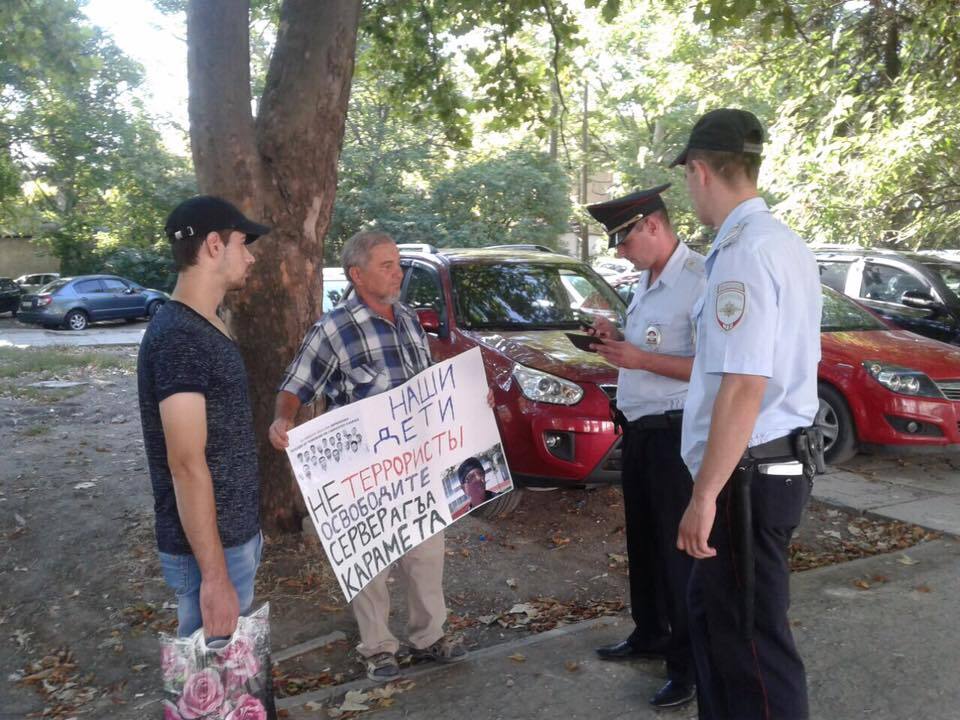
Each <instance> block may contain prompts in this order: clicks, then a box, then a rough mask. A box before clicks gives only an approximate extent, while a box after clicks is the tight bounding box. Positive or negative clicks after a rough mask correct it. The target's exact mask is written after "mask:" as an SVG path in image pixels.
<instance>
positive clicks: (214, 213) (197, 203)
mask: <svg viewBox="0 0 960 720" xmlns="http://www.w3.org/2000/svg"><path fill="white" fill-rule="evenodd" d="M163 229H164V231H165V232H166V233H167V237H168V238H169V239H170V242H173V241H175V240H182V239H183V238H193V237H201V238H202V237H206V236H207V234H208V233H211V232H215V231H217V230H237V231H238V232H242V233H244V234H245V235H246V236H247V239H246V241H245V242H246V243H247V244H248V245H249V244H250V243H252V242H253V241H254V240H256V239H257V238H258V237H260V236H261V235H266V234H267V233H268V232H270V228H268V227H267V226H266V225H261V224H260V223H255V222H253V221H252V220H248V219H247V218H246V217H244V215H243V213H242V212H240V211H239V210H238V209H237V208H236V206H235V205H233V204H232V203H229V202H227V201H226V200H224V199H223V198H218V197H214V196H212V195H197V196H195V197H192V198H190V199H189V200H184V201H183V202H182V203H180V204H179V205H177V207H175V208H174V209H173V212H171V213H170V216H169V217H168V218H167V224H166V225H165V226H164V228H163Z"/></svg>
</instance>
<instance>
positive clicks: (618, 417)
mask: <svg viewBox="0 0 960 720" xmlns="http://www.w3.org/2000/svg"><path fill="white" fill-rule="evenodd" d="M610 419H611V420H613V434H614V435H622V434H623V430H624V428H626V427H627V418H626V417H625V416H624V414H623V413H622V412H620V410H619V408H617V401H616V400H611V401H610Z"/></svg>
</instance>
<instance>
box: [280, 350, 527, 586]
mask: <svg viewBox="0 0 960 720" xmlns="http://www.w3.org/2000/svg"><path fill="white" fill-rule="evenodd" d="M486 397H487V382H486V374H485V372H484V369H483V359H482V356H481V354H480V349H479V348H473V349H471V350H468V351H467V352H465V353H463V354H461V355H458V356H456V357H454V358H451V359H450V360H445V361H443V362H440V363H437V364H436V365H432V366H430V367H429V368H428V369H426V370H424V371H423V372H422V373H420V374H419V375H416V376H415V377H413V378H411V379H410V380H408V381H407V382H406V383H404V384H403V385H399V386H398V387H396V388H393V389H392V390H388V391H387V392H384V393H381V394H379V395H374V396H372V397H369V398H366V399H365V400H360V401H358V402H356V403H352V404H350V405H345V406H343V407H340V408H335V409H333V410H331V411H329V412H327V413H324V414H323V415H320V416H319V417H316V418H314V419H312V420H310V421H309V422H306V423H304V424H303V425H300V426H299V427H296V428H294V429H293V430H291V431H290V432H289V438H290V445H289V447H288V448H287V456H288V457H289V458H290V463H291V464H292V465H293V470H294V475H295V476H296V478H297V483H298V484H299V485H300V491H301V492H302V493H303V499H304V502H305V503H306V506H307V511H308V512H309V513H310V518H311V519H312V520H313V523H314V526H315V527H316V529H317V534H318V535H319V536H320V542H321V544H322V545H323V548H324V550H325V551H326V553H327V558H328V559H329V560H330V565H331V566H332V568H333V571H334V573H335V574H336V576H337V580H338V581H339V583H340V587H341V589H342V590H343V594H344V595H345V596H346V598H347V601H350V600H352V599H353V598H354V597H355V596H356V594H357V593H358V592H360V590H362V589H363V587H364V586H365V585H366V584H367V583H368V582H370V581H371V580H372V579H373V578H374V577H375V576H376V575H377V574H378V573H380V572H381V571H382V570H384V569H385V568H387V567H388V566H389V565H390V564H391V563H393V562H395V561H396V560H397V559H398V558H400V557H401V556H402V555H403V554H404V553H406V552H409V551H410V550H411V549H412V548H414V547H416V546H417V545H419V544H420V543H422V542H423V541H424V540H426V539H427V538H429V537H430V536H431V535H434V534H435V533H438V532H440V531H442V530H443V529H444V528H446V527H447V526H448V525H450V523H451V522H453V521H454V520H455V519H457V518H460V517H462V516H464V515H466V514H467V513H469V512H471V511H472V510H475V509H476V508H477V507H479V506H480V505H483V504H484V503H486V502H489V501H490V500H492V499H493V498H495V497H496V496H498V495H500V494H502V493H505V492H509V491H511V490H513V479H512V478H511V476H510V470H509V468H508V467H507V463H506V458H505V457H504V453H503V447H502V446H501V444H500V433H499V431H498V430H497V423H496V420H495V419H494V417H493V411H492V410H491V409H490V407H488V405H487V401H486Z"/></svg>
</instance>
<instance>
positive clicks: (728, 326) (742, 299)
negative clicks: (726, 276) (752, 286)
mask: <svg viewBox="0 0 960 720" xmlns="http://www.w3.org/2000/svg"><path fill="white" fill-rule="evenodd" d="M746 311H747V288H746V286H745V285H744V284H743V283H742V282H739V281H737V280H728V281H727V282H722V283H720V284H719V285H717V305H716V318H717V324H718V325H720V329H721V330H723V331H724V332H729V331H730V330H733V329H734V328H735V327H736V326H737V325H739V324H740V321H741V320H743V316H744V313H746Z"/></svg>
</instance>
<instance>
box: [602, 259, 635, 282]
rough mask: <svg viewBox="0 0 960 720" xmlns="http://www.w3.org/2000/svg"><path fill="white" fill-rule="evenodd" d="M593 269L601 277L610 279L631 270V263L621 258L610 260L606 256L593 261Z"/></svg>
mask: <svg viewBox="0 0 960 720" xmlns="http://www.w3.org/2000/svg"><path fill="white" fill-rule="evenodd" d="M593 269H594V270H596V271H597V272H598V273H600V274H601V275H602V276H603V277H605V278H607V279H610V278H612V277H616V276H618V275H623V273H627V272H630V271H632V270H633V263H632V262H630V261H629V260H624V259H623V258H612V257H607V256H606V255H604V256H601V257H599V258H597V259H596V260H594V262H593Z"/></svg>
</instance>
